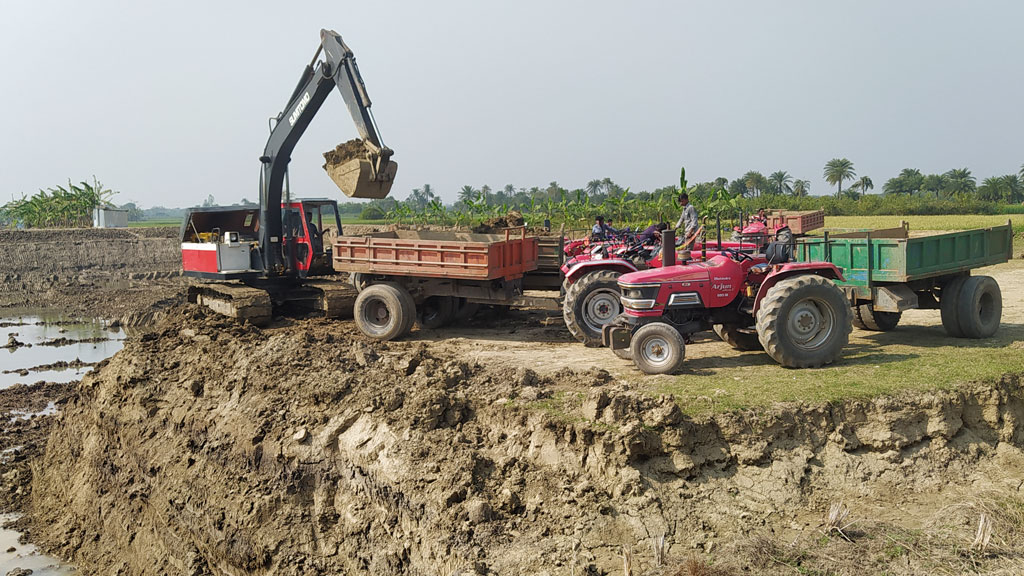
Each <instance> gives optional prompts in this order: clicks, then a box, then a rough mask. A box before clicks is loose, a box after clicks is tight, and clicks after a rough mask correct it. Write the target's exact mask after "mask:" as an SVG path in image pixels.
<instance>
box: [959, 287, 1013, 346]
mask: <svg viewBox="0 0 1024 576" xmlns="http://www.w3.org/2000/svg"><path fill="white" fill-rule="evenodd" d="M956 313H957V314H956V315H957V320H959V321H960V330H962V331H963V335H964V336H966V337H967V338H988V337H990V336H992V335H993V334H995V333H996V330H999V322H1000V320H1001V318H1002V316H1003V295H1002V293H1001V292H1000V290H999V284H998V283H997V282H996V281H995V279H994V278H992V277H991V276H971V277H970V278H968V279H966V280H964V284H963V286H962V287H961V288H960V294H959V302H957V310H956Z"/></svg>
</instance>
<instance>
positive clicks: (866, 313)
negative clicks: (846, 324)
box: [853, 303, 903, 332]
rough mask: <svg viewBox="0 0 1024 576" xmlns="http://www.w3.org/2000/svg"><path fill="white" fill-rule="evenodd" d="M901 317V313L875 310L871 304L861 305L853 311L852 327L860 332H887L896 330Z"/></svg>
mask: <svg viewBox="0 0 1024 576" xmlns="http://www.w3.org/2000/svg"><path fill="white" fill-rule="evenodd" d="M902 317H903V313H902V312H882V311H880V310H875V307H874V305H872V304H871V303H868V304H861V305H859V306H856V307H855V308H854V309H853V325H854V326H856V327H857V328H860V329H861V330H873V331H875V332H888V331H889V330H892V329H894V328H896V325H897V324H899V323H900V318H902Z"/></svg>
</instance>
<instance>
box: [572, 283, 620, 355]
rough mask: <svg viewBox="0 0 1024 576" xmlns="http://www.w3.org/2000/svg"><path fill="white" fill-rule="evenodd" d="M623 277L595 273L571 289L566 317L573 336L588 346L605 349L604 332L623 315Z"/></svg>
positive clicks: (574, 284)
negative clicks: (621, 288)
mask: <svg viewBox="0 0 1024 576" xmlns="http://www.w3.org/2000/svg"><path fill="white" fill-rule="evenodd" d="M619 276H620V273H619V272H613V271H611V270H600V271H597V272H591V273H589V274H587V275H586V276H584V277H583V278H580V279H579V280H577V281H576V282H575V283H573V285H572V286H570V287H569V290H568V292H566V294H565V300H564V301H563V302H562V317H563V318H564V319H565V325H566V327H567V328H569V332H570V333H571V334H572V335H573V336H574V337H575V338H576V339H577V340H579V341H580V342H583V344H585V345H587V346H591V347H594V346H600V345H601V328H602V327H603V326H604V325H605V324H608V323H609V322H611V321H612V320H615V318H617V317H618V315H619V314H620V313H621V312H622V302H621V301H620V300H619V282H618V279H619Z"/></svg>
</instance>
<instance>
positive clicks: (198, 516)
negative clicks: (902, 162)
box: [22, 309, 1024, 575]
mask: <svg viewBox="0 0 1024 576" xmlns="http://www.w3.org/2000/svg"><path fill="white" fill-rule="evenodd" d="M357 334H358V333H357V332H356V331H355V330H353V327H352V324H351V322H337V321H326V320H321V319H306V320H302V319H281V320H278V321H277V322H276V323H275V325H273V326H272V327H270V328H268V329H264V330H260V329H256V328H253V327H251V326H247V325H241V324H238V323H235V322H233V321H229V320H226V319H222V318H219V317H211V316H208V315H207V314H206V313H204V312H202V311H200V310H195V309H174V310H173V311H171V312H170V313H169V315H168V317H167V318H165V320H164V321H163V322H162V323H161V324H160V325H159V327H158V328H157V330H156V331H154V332H151V333H149V334H147V335H146V336H144V337H142V338H140V339H136V340H134V341H132V342H130V343H128V345H127V346H126V347H125V349H124V350H123V351H122V352H120V353H119V354H117V355H116V356H115V357H114V358H112V359H111V360H110V361H108V362H107V363H103V364H101V365H99V366H98V367H97V369H96V370H95V371H94V372H93V373H90V374H88V375H86V376H85V378H84V379H83V381H82V382H81V384H80V385H79V386H78V389H77V393H76V394H75V395H74V396H73V397H72V399H70V400H69V401H68V402H67V404H66V405H65V407H64V408H63V414H62V416H61V417H60V418H59V419H57V421H56V422H55V424H54V426H53V430H52V433H51V434H50V437H49V442H48V444H47V446H46V450H45V454H44V455H43V456H42V457H41V458H38V459H37V460H36V461H35V463H34V464H33V467H32V471H33V485H32V491H33V492H32V506H31V514H30V516H29V517H28V519H27V520H25V521H24V522H23V523H22V526H23V527H25V528H27V529H28V530H29V532H30V534H31V537H32V538H33V539H34V541H36V542H38V543H40V544H41V545H42V546H43V547H44V548H47V549H49V550H51V551H53V552H55V553H56V554H58V555H60V556H61V557H64V558H67V559H69V560H71V561H73V562H74V563H75V564H77V565H78V566H80V567H81V568H82V569H83V572H84V573H87V574H88V573H104V574H107V573H122V574H168V573H171V574H196V575H201V574H232V575H239V574H324V573H330V574H367V573H369V574H445V575H452V574H550V575H555V574H621V573H623V571H624V559H623V555H626V556H628V557H629V558H630V561H631V572H632V573H633V574H676V573H679V574H727V573H735V574H740V573H757V574H776V573H777V574H793V573H829V574H865V573H881V572H883V571H884V572H886V573H889V574H923V573H961V572H962V571H963V570H961V569H960V568H962V567H963V566H974V569H972V571H973V572H978V571H981V570H984V572H985V573H1007V574H1010V573H1019V570H1020V569H1021V568H1024V565H1022V561H1021V558H1024V556H1022V549H1021V546H1022V545H1021V543H1020V542H1021V541H1022V538H1017V537H1016V536H1024V518H1022V517H1021V516H1024V515H1018V516H1015V515H1014V514H1015V512H1014V511H1024V499H1022V494H1021V492H1020V490H1021V485H1022V483H1024V454H1022V452H1021V447H1022V446H1024V393H1022V390H1021V382H1020V379H1019V377H1018V376H1016V375H1008V376H1006V377H1005V378H1003V379H1002V380H1001V381H1000V382H998V383H994V384H991V383H990V384H972V385H966V386H964V387H961V388H959V389H957V390H952V391H946V392H931V393H918V394H915V395H905V396H899V397H894V398H879V399H874V400H864V401H848V402H843V403H836V404H822V405H780V406H777V407H775V408H772V409H764V410H757V411H741V412H734V413H728V414H720V415H716V416H709V417H699V418H693V417H689V416H687V415H685V414H683V413H682V412H681V411H680V409H679V407H678V406H677V404H676V403H675V401H674V400H673V399H671V398H668V397H658V398H654V397H650V396H649V395H645V394H642V393H640V392H639V391H638V390H637V389H636V388H634V386H632V385H630V384H628V383H623V382H619V381H617V380H615V379H614V378H613V377H612V376H611V375H609V374H608V373H607V372H605V371H603V370H599V369H589V370H583V371H574V370H570V369H564V368H563V369H560V370H554V371H551V370H540V371H539V372H535V371H533V370H531V369H529V368H525V367H522V366H520V367H512V366H509V365H507V364H493V363H479V362H477V361H475V360H470V359H469V358H468V357H458V356H440V355H438V354H437V353H436V352H434V351H432V349H431V348H430V347H429V346H428V345H426V344H424V343H417V342H396V343H386V344H383V343H377V342H372V341H367V340H365V339H363V338H362V337H360V336H358V335H357ZM840 502H842V503H843V505H844V506H846V507H848V508H849V509H850V511H851V512H850V516H849V518H848V519H847V520H845V521H844V522H842V523H841V524H840V525H839V526H838V528H839V529H840V530H841V533H840V532H839V531H835V530H829V529H828V528H829V527H828V526H827V525H826V524H825V523H824V522H823V517H824V516H825V514H826V512H827V510H828V509H829V506H830V505H833V504H836V505H838V504H839V503H840ZM979 511H987V512H988V514H989V518H990V521H992V522H994V523H995V528H994V534H995V535H996V536H995V537H994V538H993V541H992V543H991V544H990V545H988V546H987V547H986V548H985V549H984V550H977V551H969V550H968V546H969V545H970V543H971V539H972V538H973V536H974V529H975V528H976V526H977V523H978V513H979ZM940 528H941V530H940ZM826 532H827V533H828V534H826ZM841 536H842V537H841ZM845 537H849V538H850V540H851V541H850V542H848V541H847V540H846V539H845ZM655 542H664V545H663V546H658V545H656V544H655ZM893 542H895V544H893ZM937 550H942V551H944V552H943V553H942V554H939V553H938V552H937ZM958 562H959V564H958ZM676 570H679V572H676ZM684 570H688V571H684ZM697 570H704V571H703V572H701V571H697Z"/></svg>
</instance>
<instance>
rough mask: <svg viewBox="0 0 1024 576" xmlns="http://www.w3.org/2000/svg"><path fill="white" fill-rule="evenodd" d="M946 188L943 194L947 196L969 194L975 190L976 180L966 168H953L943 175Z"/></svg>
mask: <svg viewBox="0 0 1024 576" xmlns="http://www.w3.org/2000/svg"><path fill="white" fill-rule="evenodd" d="M943 176H944V177H945V178H946V186H945V189H944V190H943V192H944V193H945V195H947V196H952V195H954V194H970V193H972V192H974V191H975V190H976V189H977V180H975V178H974V176H972V175H971V171H970V169H968V168H954V169H952V170H950V171H949V172H946V173H945V174H943Z"/></svg>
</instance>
